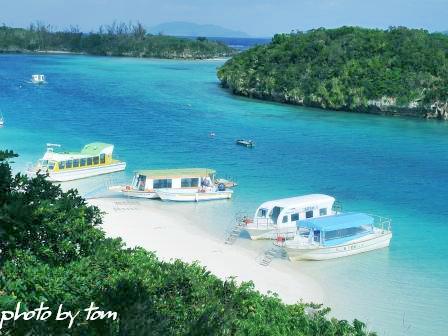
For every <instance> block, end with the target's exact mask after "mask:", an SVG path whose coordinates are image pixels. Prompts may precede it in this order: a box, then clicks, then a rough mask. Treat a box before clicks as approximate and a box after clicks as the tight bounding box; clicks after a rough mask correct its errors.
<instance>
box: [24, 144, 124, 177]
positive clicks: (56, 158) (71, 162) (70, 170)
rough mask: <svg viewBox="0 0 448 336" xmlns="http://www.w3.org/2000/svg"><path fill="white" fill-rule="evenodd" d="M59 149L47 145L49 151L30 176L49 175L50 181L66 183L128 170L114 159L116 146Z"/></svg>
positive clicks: (104, 145)
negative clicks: (74, 150)
mask: <svg viewBox="0 0 448 336" xmlns="http://www.w3.org/2000/svg"><path fill="white" fill-rule="evenodd" d="M58 147H60V145H58V144H47V151H46V152H45V154H44V156H43V157H42V159H40V160H39V161H38V162H37V164H36V165H35V166H33V167H31V168H30V169H28V171H27V174H28V176H31V177H33V176H36V174H48V176H47V179H48V180H50V181H53V182H64V181H71V180H77V179H81V178H86V177H91V176H96V175H102V174H108V173H114V172H118V171H122V170H124V169H125V168H126V162H123V161H119V160H115V159H114V158H113V150H114V145H111V144H106V143H101V142H94V143H90V144H87V145H85V146H84V148H83V149H82V150H81V151H80V152H63V151H56V150H55V149H56V148H58Z"/></svg>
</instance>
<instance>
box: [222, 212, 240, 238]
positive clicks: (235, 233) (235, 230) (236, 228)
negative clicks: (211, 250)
mask: <svg viewBox="0 0 448 336" xmlns="http://www.w3.org/2000/svg"><path fill="white" fill-rule="evenodd" d="M242 218H243V217H242V216H240V215H239V214H237V215H236V216H235V224H234V225H233V227H232V228H231V229H230V231H228V232H227V235H226V238H225V241H224V243H225V244H227V245H232V244H233V243H234V242H235V241H236V240H237V239H238V237H239V236H240V233H241V231H242V230H243V228H244V222H243V220H242Z"/></svg>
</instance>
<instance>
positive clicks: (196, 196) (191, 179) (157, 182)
mask: <svg viewBox="0 0 448 336" xmlns="http://www.w3.org/2000/svg"><path fill="white" fill-rule="evenodd" d="M215 174H216V171H215V170H213V169H209V168H185V169H153V170H139V171H137V172H135V175H134V178H133V180H132V183H131V185H120V186H112V187H110V188H109V190H111V191H118V192H121V193H123V194H124V195H126V196H129V197H137V198H149V199H152V198H161V199H162V200H164V201H184V202H197V201H203V200H215V199H226V198H230V197H231V195H232V190H228V186H229V185H232V186H233V185H235V184H234V183H232V182H230V181H227V180H219V179H215ZM222 181H225V182H226V183H225V182H222Z"/></svg>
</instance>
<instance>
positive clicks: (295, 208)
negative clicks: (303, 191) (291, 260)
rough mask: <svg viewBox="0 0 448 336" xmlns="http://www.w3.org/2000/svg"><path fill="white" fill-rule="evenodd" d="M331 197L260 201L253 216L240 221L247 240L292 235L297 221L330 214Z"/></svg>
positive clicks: (332, 198) (333, 204)
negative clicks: (247, 237)
mask: <svg viewBox="0 0 448 336" xmlns="http://www.w3.org/2000/svg"><path fill="white" fill-rule="evenodd" d="M336 208H337V206H335V198H334V197H331V196H328V195H322V194H311V195H303V196H296V197H290V198H283V199H278V200H273V201H268V202H265V203H263V204H261V205H260V206H259V207H258V209H257V210H256V211H255V215H254V217H253V218H246V219H245V220H244V225H245V227H244V228H245V230H246V231H247V232H248V233H249V236H250V238H251V239H253V240H255V239H277V237H279V236H280V237H284V238H286V239H292V238H294V236H295V234H296V232H297V223H298V222H299V221H302V220H306V219H309V218H316V217H323V216H332V215H335V214H336V213H337V210H338V209H336Z"/></svg>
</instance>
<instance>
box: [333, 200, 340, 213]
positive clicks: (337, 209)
mask: <svg viewBox="0 0 448 336" xmlns="http://www.w3.org/2000/svg"><path fill="white" fill-rule="evenodd" d="M331 210H333V212H335V213H341V212H342V202H340V201H334V203H333V207H332V208H331Z"/></svg>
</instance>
